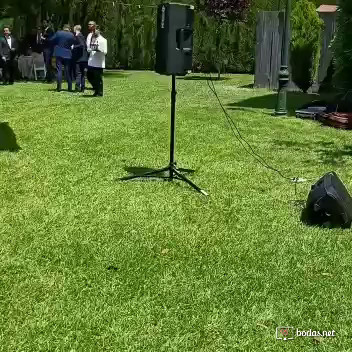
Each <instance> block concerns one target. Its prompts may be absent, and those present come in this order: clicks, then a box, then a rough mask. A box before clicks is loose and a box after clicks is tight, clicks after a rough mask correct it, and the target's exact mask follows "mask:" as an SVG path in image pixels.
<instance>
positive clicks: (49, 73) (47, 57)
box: [43, 48, 53, 83]
mask: <svg viewBox="0 0 352 352" xmlns="http://www.w3.org/2000/svg"><path fill="white" fill-rule="evenodd" d="M43 56H44V63H45V68H46V77H45V80H46V81H47V82H49V83H50V82H52V80H53V67H52V64H51V63H52V52H51V49H47V48H46V49H44V50H43Z"/></svg>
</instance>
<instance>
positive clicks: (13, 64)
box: [9, 59, 16, 84]
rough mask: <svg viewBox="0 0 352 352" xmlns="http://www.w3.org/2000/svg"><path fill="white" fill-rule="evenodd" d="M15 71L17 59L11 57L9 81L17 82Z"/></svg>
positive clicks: (11, 82)
mask: <svg viewBox="0 0 352 352" xmlns="http://www.w3.org/2000/svg"><path fill="white" fill-rule="evenodd" d="M15 72H16V60H14V59H11V60H10V61H9V83H10V84H13V83H14V82H15Z"/></svg>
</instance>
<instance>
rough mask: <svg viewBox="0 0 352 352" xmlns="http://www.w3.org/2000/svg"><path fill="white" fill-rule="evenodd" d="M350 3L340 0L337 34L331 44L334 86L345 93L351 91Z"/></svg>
mask: <svg viewBox="0 0 352 352" xmlns="http://www.w3.org/2000/svg"><path fill="white" fill-rule="evenodd" d="M351 38H352V1H351V0H340V3H339V11H338V17H337V32H336V36H335V39H334V42H333V50H334V54H335V55H334V56H335V77H334V78H335V79H334V80H335V84H336V85H337V86H338V87H339V88H342V89H343V90H345V91H349V90H352V75H351V72H352V40H351Z"/></svg>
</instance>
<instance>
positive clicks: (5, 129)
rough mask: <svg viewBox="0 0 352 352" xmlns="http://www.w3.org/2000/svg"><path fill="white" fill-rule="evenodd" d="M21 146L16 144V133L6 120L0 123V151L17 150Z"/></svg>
mask: <svg viewBox="0 0 352 352" xmlns="http://www.w3.org/2000/svg"><path fill="white" fill-rule="evenodd" d="M19 150H21V147H20V146H19V145H18V144H17V140H16V135H15V132H14V131H13V129H12V128H11V127H10V126H9V124H8V122H1V123H0V151H10V152H18V151H19Z"/></svg>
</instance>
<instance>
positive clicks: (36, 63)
mask: <svg viewBox="0 0 352 352" xmlns="http://www.w3.org/2000/svg"><path fill="white" fill-rule="evenodd" d="M32 57H33V72H34V79H35V80H36V81H38V74H37V73H38V72H41V71H42V72H43V73H44V78H45V77H46V67H45V61H44V56H43V54H37V53H33V54H32Z"/></svg>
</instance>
